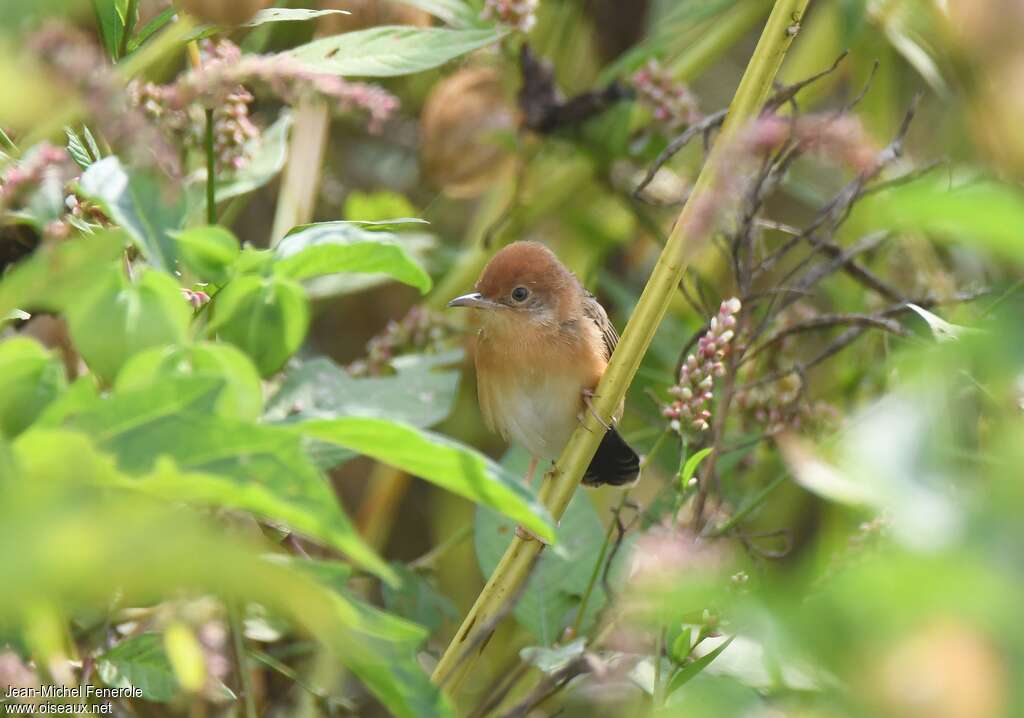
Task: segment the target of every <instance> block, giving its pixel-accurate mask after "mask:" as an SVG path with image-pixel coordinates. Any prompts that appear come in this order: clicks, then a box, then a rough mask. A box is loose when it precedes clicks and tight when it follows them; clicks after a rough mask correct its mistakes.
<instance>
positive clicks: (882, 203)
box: [851, 176, 1024, 262]
mask: <svg viewBox="0 0 1024 718" xmlns="http://www.w3.org/2000/svg"><path fill="white" fill-rule="evenodd" d="M851 219H852V221H854V222H857V223H858V227H863V228H865V229H866V230H870V229H874V228H878V229H896V230H904V231H911V232H926V233H928V234H930V235H934V236H935V237H936V238H939V239H946V240H951V241H955V242H962V243H966V242H971V243H975V244H978V245H979V246H982V247H984V248H986V249H989V250H991V251H993V252H996V253H998V254H1000V255H1002V256H1004V257H1005V258H1007V259H1013V260H1016V261H1018V262H1022V261H1024V242H1022V241H1021V233H1020V228H1021V227H1024V192H1021V191H1020V190H1019V189H1017V188H1014V187H1013V186H1011V185H1008V184H1002V183H1000V182H996V181H988V180H984V181H978V182H973V183H971V184H968V185H964V186H961V187H954V188H952V189H950V188H949V186H948V181H947V180H945V179H943V178H940V177H933V176H926V177H923V178H921V179H919V180H917V181H914V182H908V183H906V184H903V185H900V186H897V187H893V188H891V189H888V190H885V191H884V192H879V193H877V194H873V195H868V196H867V197H865V198H864V199H863V200H861V201H860V202H858V203H857V205H856V206H855V208H854V211H853V215H852V217H851Z"/></svg>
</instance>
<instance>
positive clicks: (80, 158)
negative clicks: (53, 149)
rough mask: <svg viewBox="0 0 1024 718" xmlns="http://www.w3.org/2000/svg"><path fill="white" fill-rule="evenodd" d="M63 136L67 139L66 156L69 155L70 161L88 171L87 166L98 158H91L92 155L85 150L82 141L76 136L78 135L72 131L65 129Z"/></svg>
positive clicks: (68, 128)
mask: <svg viewBox="0 0 1024 718" xmlns="http://www.w3.org/2000/svg"><path fill="white" fill-rule="evenodd" d="M64 134H65V135H67V138H68V145H67V150H68V154H69V155H71V159H73V160H74V161H75V164H77V165H78V166H79V167H81V168H82V169H83V170H84V169H88V168H89V165H91V164H92V163H93V162H95V161H96V159H98V158H95V157H93V156H92V153H91V152H90V151H89V150H88V149H87V148H86V146H85V144H84V143H83V142H82V139H81V138H80V137H79V136H78V133H76V132H75V131H74V130H73V129H71V128H70V127H65V128H64Z"/></svg>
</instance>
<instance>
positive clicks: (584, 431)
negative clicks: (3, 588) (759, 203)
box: [432, 0, 809, 691]
mask: <svg viewBox="0 0 1024 718" xmlns="http://www.w3.org/2000/svg"><path fill="white" fill-rule="evenodd" d="M808 1H809V0H777V2H776V3H775V5H774V7H773V8H772V12H771V15H770V16H769V18H768V22H767V23H766V24H765V27H764V30H763V32H762V34H761V39H760V41H759V42H758V44H757V48H756V49H755V50H754V55H753V57H752V58H751V59H750V63H749V64H748V65H747V69H746V72H744V74H743V79H742V80H741V81H740V86H739V88H738V89H737V90H736V95H735V97H734V98H733V101H732V104H731V105H730V109H729V116H728V118H727V119H726V122H725V125H724V126H723V128H722V134H721V135H720V136H719V139H718V141H717V142H716V143H715V146H714V147H713V148H712V151H711V153H710V156H709V157H708V161H707V162H706V163H705V165H704V169H703V171H702V172H701V174H700V177H699V178H698V179H697V183H696V185H695V186H694V189H693V193H692V194H691V196H690V200H689V201H688V202H687V203H686V205H685V206H684V207H683V211H682V212H681V213H680V215H679V219H678V220H677V222H676V224H675V227H674V228H673V230H672V234H671V235H670V236H669V240H668V242H667V243H666V245H665V248H664V249H663V250H662V253H661V256H660V257H659V258H658V262H657V264H656V265H655V267H654V271H653V273H652V274H651V277H650V279H649V280H648V282H647V286H646V287H644V291H643V294H642V295H641V296H640V301H639V303H638V304H637V306H636V310H635V311H634V313H633V316H632V318H631V319H630V321H629V323H628V324H627V325H626V330H625V332H624V333H623V335H622V340H621V341H620V342H619V345H618V348H617V349H616V350H615V354H614V355H613V356H612V360H611V363H610V364H609V365H608V369H607V371H606V372H605V374H604V377H602V379H601V383H600V384H599V385H598V388H597V394H596V396H595V397H594V405H593V406H594V413H595V414H596V415H597V416H598V417H603V421H607V417H610V416H611V415H612V412H613V410H614V409H615V408H616V407H617V406H618V404H619V402H620V401H621V400H622V398H623V396H624V395H625V393H626V389H627V388H628V387H629V384H630V382H632V380H633V376H634V375H635V374H636V370H637V369H638V368H639V366H640V361H641V360H642V359H643V356H644V354H645V353H646V351H647V347H648V346H649V345H650V343H651V340H652V339H653V337H654V332H655V331H656V330H657V328H658V324H659V323H660V322H661V319H662V317H663V316H664V315H665V311H666V309H667V308H668V305H669V301H670V300H671V298H672V295H673V294H674V293H675V291H676V286H677V285H678V283H679V280H680V279H681V278H682V275H683V271H684V270H685V268H686V266H687V264H688V262H689V261H690V259H691V258H692V257H693V256H694V254H696V253H697V251H698V250H700V249H701V248H702V247H703V246H704V245H705V243H706V242H707V241H708V239H709V237H708V236H707V233H706V232H705V233H702V234H699V235H693V236H689V235H688V234H687V233H686V232H687V229H688V228H689V227H691V226H692V225H693V224H694V223H695V222H696V221H697V220H698V219H699V217H698V216H697V213H698V212H699V211H701V205H702V204H703V203H702V202H701V201H700V200H701V198H702V196H703V195H704V193H706V192H708V191H709V189H711V190H713V189H714V187H713V183H714V181H715V177H714V175H715V173H716V172H717V166H718V163H719V158H720V157H721V156H722V152H723V151H724V149H725V148H726V147H727V146H728V144H729V140H730V138H731V137H732V135H733V134H734V133H735V132H736V131H737V129H738V128H739V127H741V126H742V125H743V124H744V123H746V122H748V121H750V120H751V119H753V118H754V117H756V116H757V113H758V111H759V110H760V108H761V106H762V105H763V104H764V102H765V100H766V99H767V97H768V94H769V92H770V91H771V87H772V80H773V79H774V77H775V74H776V73H777V72H778V69H779V66H780V65H781V64H782V59H783V57H784V56H785V54H786V50H787V49H788V48H789V45H790V43H792V41H793V38H794V37H795V36H796V30H797V29H798V28H799V21H800V18H801V16H802V15H803V11H804V9H805V8H806V6H807V3H808ZM697 223H698V224H699V222H697ZM601 429H602V427H601V426H600V423H599V420H598V419H597V418H596V417H594V416H590V415H589V414H588V415H587V416H586V417H585V424H584V425H582V426H580V427H578V428H577V429H576V431H575V433H574V434H573V436H572V438H571V439H570V441H569V444H568V445H567V446H566V447H565V450H564V451H563V452H562V455H561V457H559V459H558V461H557V462H556V464H555V466H554V468H553V469H552V470H551V471H550V472H549V474H548V476H547V478H546V481H545V484H544V488H543V489H542V490H541V499H542V500H543V501H544V504H545V505H546V506H547V508H548V510H549V511H550V512H551V515H552V516H554V517H555V519H556V520H557V519H559V518H561V516H562V514H563V513H564V512H565V509H566V507H567V506H568V504H569V500H570V499H571V498H572V495H573V492H574V491H576V488H577V486H579V483H580V478H581V477H582V476H583V472H584V470H585V469H586V467H587V465H588V464H589V463H590V459H591V458H592V457H593V455H594V452H595V451H596V450H597V445H598V443H599V442H600V440H601V437H602V435H603V432H602V431H601ZM542 548H543V545H542V544H541V543H539V542H537V541H524V540H522V539H520V538H514V539H513V540H512V544H511V546H509V548H508V550H507V551H506V552H505V555H504V556H503V557H502V559H501V561H500V562H499V563H498V566H497V567H496V568H495V569H494V573H492V574H491V577H490V579H489V580H488V581H487V584H486V585H485V586H484V588H483V590H482V591H481V592H480V595H479V596H478V597H477V600H476V603H475V604H474V605H473V607H472V608H471V609H470V611H469V614H468V615H467V616H466V618H465V619H464V620H463V623H462V625H461V626H460V627H459V630H458V631H457V632H456V633H455V636H454V638H453V639H452V641H451V643H450V644H449V645H448V648H447V649H446V650H445V652H444V654H443V655H442V656H441V659H440V661H438V664H437V667H436V668H435V669H434V674H433V676H432V680H433V681H434V682H435V683H436V684H438V685H444V686H445V687H446V688H447V689H448V690H450V691H454V690H455V688H456V687H457V686H458V684H459V683H460V682H461V680H462V678H463V677H464V676H465V675H466V674H467V673H468V672H469V669H470V668H471V667H472V664H473V662H474V660H475V658H476V657H477V656H479V654H480V652H481V650H482V647H483V646H486V641H479V642H477V641H475V640H474V639H475V638H476V637H475V636H474V635H473V628H474V627H476V628H477V630H493V625H492V624H493V623H494V621H495V618H496V617H497V616H499V615H501V612H502V610H503V608H504V606H505V604H506V602H507V601H509V599H510V598H513V597H514V596H515V595H516V593H517V592H518V590H519V588H520V587H521V586H522V585H523V583H524V582H525V581H526V579H527V578H528V577H529V573H530V568H531V567H532V565H533V563H534V560H535V559H536V557H537V554H539V553H540V551H541V549H542ZM476 646H479V647H476ZM467 647H469V648H470V650H471V651H472V653H469V654H466V649H467Z"/></svg>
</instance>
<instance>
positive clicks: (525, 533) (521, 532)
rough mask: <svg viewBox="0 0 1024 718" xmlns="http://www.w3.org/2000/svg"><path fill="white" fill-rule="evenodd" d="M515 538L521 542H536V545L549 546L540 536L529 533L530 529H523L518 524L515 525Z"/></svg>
mask: <svg viewBox="0 0 1024 718" xmlns="http://www.w3.org/2000/svg"><path fill="white" fill-rule="evenodd" d="M516 536H518V537H519V538H521V539H522V540H523V541H537V542H538V543H541V544H544V545H545V546H548V545H550V544H548V542H547V541H545V540H544V539H542V538H541V537H540V536H538V535H537V534H535V533H534V532H533V531H530V529H527V528H523V527H522V526H519V525H518V524H517V525H516Z"/></svg>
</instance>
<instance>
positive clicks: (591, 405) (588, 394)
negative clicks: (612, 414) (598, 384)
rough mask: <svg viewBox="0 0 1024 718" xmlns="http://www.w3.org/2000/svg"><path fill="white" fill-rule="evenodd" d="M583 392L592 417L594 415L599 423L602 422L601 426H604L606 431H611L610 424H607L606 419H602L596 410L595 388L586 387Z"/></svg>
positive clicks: (584, 401)
mask: <svg viewBox="0 0 1024 718" xmlns="http://www.w3.org/2000/svg"><path fill="white" fill-rule="evenodd" d="M581 393H582V395H583V404H584V406H586V407H587V411H589V412H590V415H591V416H592V417H594V418H595V419H597V423H598V424H600V425H601V426H603V427H604V428H605V431H611V430H612V427H611V426H609V425H608V424H606V423H605V421H604V419H602V418H601V417H600V416H598V415H597V412H596V411H594V403H593V401H592V400H593V398H594V390H593V389H584V390H583V391H582V392H581Z"/></svg>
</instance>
